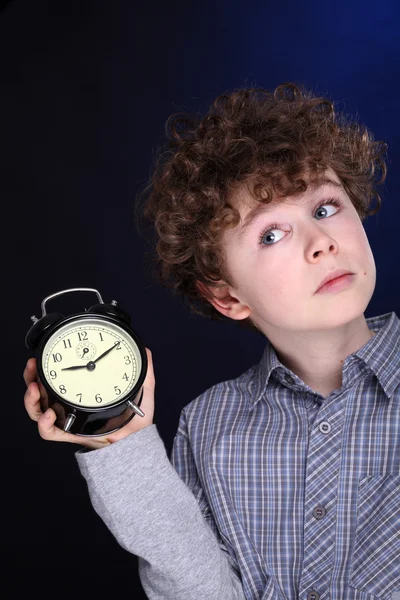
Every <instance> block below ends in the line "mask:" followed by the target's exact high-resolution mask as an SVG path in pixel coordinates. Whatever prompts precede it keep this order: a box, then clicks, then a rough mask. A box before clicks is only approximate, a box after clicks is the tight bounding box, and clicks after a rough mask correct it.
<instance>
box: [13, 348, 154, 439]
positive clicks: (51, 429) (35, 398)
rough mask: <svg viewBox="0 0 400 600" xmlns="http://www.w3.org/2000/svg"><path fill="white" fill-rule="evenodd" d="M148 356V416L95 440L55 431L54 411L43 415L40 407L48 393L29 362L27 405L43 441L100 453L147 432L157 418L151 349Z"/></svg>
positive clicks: (33, 361)
mask: <svg viewBox="0 0 400 600" xmlns="http://www.w3.org/2000/svg"><path fill="white" fill-rule="evenodd" d="M146 354H147V361H148V367H147V375H146V379H145V380H144V382H143V398H142V402H141V405H140V408H141V409H142V410H143V412H144V414H145V416H144V417H141V416H139V415H135V416H134V417H133V418H132V419H131V420H130V421H129V423H127V424H126V425H124V426H123V427H122V428H121V429H119V430H118V431H115V432H114V433H110V434H108V435H105V436H96V437H85V436H81V435H74V434H73V433H68V432H67V431H63V430H62V429H60V428H59V427H56V426H55V425H54V422H55V420H56V413H55V412H54V410H53V409H52V408H49V409H48V410H47V411H46V412H45V413H43V411H42V409H41V407H40V401H39V399H40V394H41V393H42V395H45V390H44V388H43V385H42V384H41V383H40V384H39V385H40V389H39V385H38V383H37V381H36V377H37V372H36V359H35V358H30V359H29V360H28V362H27V363H26V367H25V370H24V373H23V377H24V380H25V383H26V386H27V390H26V392H25V395H24V404H25V408H26V411H27V413H28V415H29V416H30V418H31V419H32V420H33V421H37V423H38V430H39V435H40V437H41V438H43V439H44V440H50V441H52V442H70V443H71V444H81V445H82V446H87V447H88V448H91V449H98V448H103V447H104V446H108V445H109V444H112V443H113V442H117V441H118V440H121V439H122V438H124V437H126V436H127V435H130V434H131V433H135V432H137V431H139V430H140V429H144V427H148V426H149V425H152V423H153V417H154V388H155V384H156V382H155V377H154V369H153V359H152V354H151V352H150V350H149V349H148V348H146Z"/></svg>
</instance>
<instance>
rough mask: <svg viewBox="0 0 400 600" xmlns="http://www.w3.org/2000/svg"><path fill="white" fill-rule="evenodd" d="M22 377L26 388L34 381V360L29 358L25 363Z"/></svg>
mask: <svg viewBox="0 0 400 600" xmlns="http://www.w3.org/2000/svg"><path fill="white" fill-rule="evenodd" d="M23 377H24V381H25V383H26V386H27V387H28V385H29V384H30V382H31V381H34V380H35V379H36V358H30V359H29V360H28V361H27V363H26V367H25V369H24V373H23Z"/></svg>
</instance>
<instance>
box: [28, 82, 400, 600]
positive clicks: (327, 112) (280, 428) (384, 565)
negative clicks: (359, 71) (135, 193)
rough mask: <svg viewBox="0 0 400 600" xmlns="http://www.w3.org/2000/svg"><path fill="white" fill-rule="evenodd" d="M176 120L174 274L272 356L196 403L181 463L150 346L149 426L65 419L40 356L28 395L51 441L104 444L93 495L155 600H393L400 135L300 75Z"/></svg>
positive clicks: (397, 504)
mask: <svg viewBox="0 0 400 600" xmlns="http://www.w3.org/2000/svg"><path fill="white" fill-rule="evenodd" d="M168 125H171V135H170V138H171V142H170V151H169V152H168V153H164V154H163V155H161V156H160V158H159V161H158V163H157V168H156V169H155V171H154V174H153V177H152V181H151V186H150V187H149V188H148V189H147V190H145V191H146V192H147V191H149V190H151V192H150V195H149V196H148V198H147V202H146V204H145V208H144V211H143V215H144V216H145V217H146V218H147V219H149V220H150V221H151V222H152V223H153V224H154V229H155V231H156V234H157V235H156V239H157V247H156V251H157V254H156V259H157V267H158V273H159V276H160V280H161V281H162V283H164V284H165V285H169V286H170V287H171V288H172V289H173V290H174V291H176V292H179V293H181V294H182V295H183V297H184V298H187V299H188V300H189V301H190V303H191V308H192V309H193V311H194V312H197V313H199V314H203V315H204V316H206V317H209V318H221V319H223V318H224V319H226V318H230V319H234V320H236V321H237V322H238V324H239V325H240V326H244V327H249V328H251V329H252V330H253V331H256V332H257V333H258V334H260V335H263V336H264V337H265V339H266V346H265V351H264V353H263V356H262V358H261V361H260V363H259V364H258V365H255V366H253V367H251V368H250V369H248V370H247V371H246V372H245V373H243V374H241V375H240V376H239V377H237V378H236V379H233V380H228V381H224V382H220V383H218V384H216V385H214V386H213V387H212V388H210V389H208V390H206V391H205V392H204V393H202V394H201V395H200V396H199V397H198V398H196V399H195V400H193V401H192V402H191V403H190V404H188V405H187V406H186V407H185V408H184V409H183V411H182V413H181V416H180V420H179V427H178V431H177V434H176V437H175V439H174V446H173V451H172V457H171V458H172V465H171V463H170V462H169V460H168V457H167V455H166V452H165V447H164V444H163V442H162V440H161V439H160V437H159V435H158V433H157V428H156V425H155V424H153V423H152V416H153V410H154V399H153V398H154V386H155V380H154V372H153V367H152V363H151V353H150V352H149V351H147V352H148V356H149V359H150V360H149V365H150V367H149V374H148V378H147V380H146V382H145V384H144V387H145V396H144V399H143V403H142V407H143V410H144V412H145V413H146V418H147V422H143V420H141V419H135V418H134V419H132V421H131V423H130V424H128V425H127V426H125V427H124V428H122V429H121V430H120V431H119V432H116V433H115V434H112V435H109V436H107V438H105V439H101V438H97V440H96V439H92V440H91V439H86V438H85V439H82V440H81V439H80V438H79V437H77V436H73V435H71V434H67V433H65V432H61V431H60V430H56V428H55V427H54V426H52V423H53V422H54V417H55V415H54V414H52V412H53V411H52V409H49V411H48V412H49V413H50V417H49V418H48V419H47V422H46V417H45V416H44V415H41V412H40V410H39V409H38V406H39V404H38V399H39V392H38V388H37V385H36V383H35V382H34V381H33V380H34V378H35V365H34V360H33V359H30V361H28V365H27V367H26V369H25V372H24V378H25V381H26V383H27V386H28V390H27V393H26V394H25V406H26V409H27V411H28V413H29V415H30V416H31V418H32V419H34V420H36V421H38V427H39V433H40V435H41V436H42V437H43V438H44V439H51V440H60V441H61V440H64V441H67V442H68V441H69V442H73V443H80V444H82V445H84V446H86V448H84V449H80V450H78V451H77V452H76V458H77V462H78V465H79V467H80V469H81V472H82V475H83V476H84V477H85V479H86V481H87V484H88V490H89V494H90V498H91V501H92V504H93V507H94V509H95V510H96V512H97V513H98V514H99V515H100V517H101V518H102V519H103V521H104V522H105V524H106V525H107V527H108V528H109V529H110V531H111V532H112V533H113V535H114V536H115V537H116V539H117V540H118V542H119V544H120V545H121V546H122V547H123V548H125V549H126V550H128V551H129V552H132V553H133V554H135V555H137V556H138V557H139V558H138V561H139V562H138V564H139V574H140V577H141V581H142V585H143V588H144V590H145V592H146V594H147V595H148V597H149V598H151V599H157V600H158V599H170V600H200V599H201V600H222V599H226V600H239V599H240V600H243V599H246V600H256V599H257V600H261V599H262V600H278V599H279V600H284V599H287V600H295V599H297V598H301V599H302V600H318V599H320V598H321V599H328V598H329V599H332V600H350V599H358V600H370V599H371V598H372V597H375V596H378V597H382V598H385V599H386V598H395V596H396V594H395V592H396V591H398V590H400V469H399V464H400V443H399V442H400V427H399V423H400V386H399V384H400V345H399V340H400V322H399V319H398V317H397V315H396V314H395V313H394V312H391V313H387V314H384V315H380V316H377V317H373V318H369V319H365V317H364V311H365V309H366V308H367V306H368V303H369V301H370V299H371V297H372V294H373V291H374V287H375V282H376V272H375V264H374V259H373V255H372V252H371V249H370V246H369V243H368V239H367V237H366V234H365V231H364V228H363V226H362V221H363V219H364V218H365V217H366V216H368V215H370V214H374V213H375V212H377V209H376V210H375V211H368V208H369V204H370V202H371V199H372V198H373V197H374V196H375V197H376V198H377V200H378V209H379V206H380V197H379V195H378V193H377V192H376V189H375V185H376V183H382V182H383V181H384V179H385V175H386V166H385V162H384V160H383V158H382V156H383V153H384V151H385V146H384V145H383V144H380V143H378V142H373V141H372V136H371V135H370V134H369V132H368V131H367V130H366V129H365V128H363V127H361V126H358V125H356V124H354V123H351V122H350V121H349V120H347V119H346V118H345V117H344V116H343V115H337V114H336V113H335V111H334V109H333V105H332V103H331V102H330V101H329V100H327V99H324V98H316V97H314V96H313V95H312V94H311V93H310V92H307V91H305V90H300V89H299V88H298V87H296V86H295V85H293V84H287V85H285V84H283V85H282V86H279V87H278V88H277V89H276V90H275V92H274V93H269V92H267V91H266V90H262V89H244V90H235V91H234V92H232V93H231V94H225V95H222V96H220V97H219V98H217V99H216V100H215V102H214V103H213V105H212V107H211V108H210V111H209V113H208V114H207V115H206V116H205V117H204V118H203V119H200V118H197V117H196V118H191V117H187V116H185V117H184V119H181V118H180V116H179V115H178V117H174V116H173V117H170V120H169V122H168ZM379 171H380V172H381V175H382V176H381V180H380V181H379V182H377V181H376V180H377V173H378V172H379ZM339 276H340V277H339ZM332 278H334V279H332ZM327 280H331V282H330V283H327V284H326V281H327ZM324 284H325V285H324ZM139 421H140V422H139ZM133 422H134V423H133ZM103 446H105V447H103Z"/></svg>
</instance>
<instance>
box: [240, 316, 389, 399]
mask: <svg viewBox="0 0 400 600" xmlns="http://www.w3.org/2000/svg"><path fill="white" fill-rule="evenodd" d="M366 322H367V324H368V327H369V329H371V330H373V331H375V332H376V335H374V337H372V338H371V339H370V340H369V341H368V342H367V343H366V344H365V345H364V346H363V347H362V348H360V350H357V351H356V352H353V354H350V355H349V356H348V357H347V358H346V360H345V361H344V364H343V373H344V376H343V381H342V387H343V388H345V387H351V385H352V384H353V382H354V379H355V375H357V374H359V372H360V370H368V369H369V370H371V371H372V372H373V373H374V374H375V375H376V377H377V379H378V381H379V383H380V385H381V387H382V389H383V391H384V393H385V395H386V397H387V399H388V400H390V398H391V396H392V395H393V392H394V390H395V389H396V388H397V386H398V385H399V383H400V320H399V318H398V317H397V315H396V313H395V312H389V313H385V314H383V315H379V316H376V317H369V318H367V319H366ZM274 371H276V373H274V377H277V378H278V379H279V380H281V381H282V383H284V385H286V386H289V387H290V388H291V389H293V390H296V391H303V392H304V391H307V392H313V391H312V390H311V389H310V388H309V387H308V386H307V385H305V383H304V382H303V381H302V380H301V379H300V377H298V376H297V375H295V374H294V373H293V371H291V370H290V369H288V368H287V367H286V366H284V365H283V364H282V363H281V361H280V360H279V358H278V356H277V354H276V352H275V349H274V347H273V346H272V344H271V343H270V342H269V340H268V339H267V343H266V346H265V349H264V352H263V354H262V356H261V360H260V362H259V363H258V364H257V365H255V366H254V367H252V368H251V369H250V371H249V373H250V380H249V386H248V388H247V389H248V395H249V408H250V409H252V408H253V407H254V406H255V405H256V404H257V402H258V401H259V400H260V399H261V398H262V396H263V394H264V392H265V390H266V388H267V386H268V382H269V379H270V377H271V375H272V373H273V372H274ZM314 393H315V392H314Z"/></svg>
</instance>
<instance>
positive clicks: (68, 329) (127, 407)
mask: <svg viewBox="0 0 400 600" xmlns="http://www.w3.org/2000/svg"><path fill="white" fill-rule="evenodd" d="M70 292H94V293H95V294H96V295H97V299H98V302H97V303H96V304H94V305H93V306H91V307H90V308H89V309H86V308H85V309H84V310H83V311H82V312H79V313H75V314H72V315H71V314H70V315H68V316H64V315H63V314H61V313H58V312H57V313H56V312H54V313H47V312H46V303H48V302H49V300H51V299H53V298H55V297H57V296H61V295H63V294H67V293H70ZM41 309H42V316H41V318H39V319H38V318H37V317H35V316H34V315H33V316H32V317H31V320H32V321H33V325H32V326H31V328H30V329H29V331H28V332H27V334H26V337H25V345H26V347H27V348H28V349H32V350H34V351H35V353H36V369H37V376H38V377H37V381H38V385H39V389H40V391H41V394H40V404H41V408H42V410H43V411H46V410H47V409H48V408H49V407H51V408H52V409H53V410H54V412H55V413H56V415H57V418H56V421H55V425H56V426H57V427H59V428H60V429H62V430H64V431H68V432H70V433H73V434H76V435H82V436H86V437H95V436H100V435H107V434H109V433H113V432H114V431H117V430H118V429H121V427H123V426H124V425H126V424H127V423H128V422H129V421H130V420H131V419H132V418H133V417H135V415H137V416H138V417H144V413H143V411H142V410H141V409H140V408H139V407H140V404H141V402H142V397H143V382H144V380H145V378H146V374H147V367H148V361H147V354H146V349H145V346H144V344H143V342H142V341H141V339H140V337H139V336H138V334H137V333H136V332H135V331H134V330H133V329H132V328H131V326H130V323H131V319H130V316H129V315H128V313H126V312H125V311H124V310H122V309H121V308H120V307H119V306H117V302H116V301H115V300H112V301H111V303H110V304H105V303H104V302H103V300H102V297H101V295H100V293H99V292H98V290H96V289H93V288H70V289H66V290H61V291H59V292H56V293H54V294H51V295H50V296H47V297H46V298H44V299H43V300H42V304H41Z"/></svg>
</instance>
